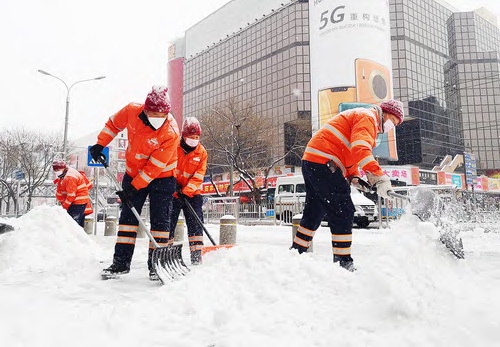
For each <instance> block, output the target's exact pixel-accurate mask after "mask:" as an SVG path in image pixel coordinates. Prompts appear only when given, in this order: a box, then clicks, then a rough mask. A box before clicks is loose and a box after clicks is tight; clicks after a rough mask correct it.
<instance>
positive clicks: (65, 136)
mask: <svg viewBox="0 0 500 347" xmlns="http://www.w3.org/2000/svg"><path fill="white" fill-rule="evenodd" d="M38 72H40V73H41V74H43V75H47V76H51V77H54V78H56V79H58V80H59V81H61V82H62V83H63V84H64V86H65V87H66V91H67V94H66V113H65V116H64V140H63V157H64V159H66V148H67V144H68V119H69V92H70V91H71V88H73V86H74V85H75V84H78V83H82V82H88V81H95V80H102V79H103V78H106V76H99V77H95V78H89V79H85V80H81V81H77V82H75V83H73V84H72V85H70V86H69V87H68V84H67V83H66V82H64V81H63V80H62V79H61V78H59V77H57V76H55V75H52V74H51V73H48V72H47V71H44V70H38Z"/></svg>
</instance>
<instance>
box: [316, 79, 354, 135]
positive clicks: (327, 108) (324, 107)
mask: <svg viewBox="0 0 500 347" xmlns="http://www.w3.org/2000/svg"><path fill="white" fill-rule="evenodd" d="M355 101H356V88H355V87H353V86H345V87H332V88H325V89H321V90H320V91H319V126H320V127H322V126H323V125H324V124H325V123H326V122H328V120H329V119H330V118H332V117H333V116H335V115H336V114H337V113H338V112H339V104H341V103H343V102H355Z"/></svg>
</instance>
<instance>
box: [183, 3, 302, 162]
mask: <svg viewBox="0 0 500 347" xmlns="http://www.w3.org/2000/svg"><path fill="white" fill-rule="evenodd" d="M307 6H308V4H307V3H304V2H294V3H288V4H286V5H284V6H282V7H280V8H277V9H275V10H274V11H272V12H271V13H270V14H268V15H267V16H266V17H262V18H259V19H257V20H256V21H254V22H253V23H251V24H250V25H249V26H246V27H245V28H244V29H242V30H240V31H238V32H237V33H235V34H233V35H230V36H229V37H227V38H226V39H224V40H222V41H220V42H219V43H217V44H214V45H212V46H211V47H210V48H209V49H206V50H204V51H202V52H201V53H198V54H197V55H195V56H194V57H192V58H188V59H187V60H186V61H185V80H184V103H185V107H184V115H185V116H195V117H199V118H200V119H202V120H203V116H204V114H206V113H207V112H209V111H210V108H211V107H213V106H214V105H217V104H220V103H222V102H224V100H227V99H228V98H230V97H236V98H237V99H239V100H241V101H246V102H250V103H252V104H254V105H255V107H256V111H257V112H260V113H262V114H265V115H267V116H268V117H269V118H271V119H272V122H273V129H272V131H274V132H275V135H276V136H275V142H274V144H273V156H275V157H277V156H280V155H283V153H284V148H285V135H284V134H285V124H287V123H289V122H292V123H293V122H294V121H295V120H297V119H299V118H304V117H306V118H307V117H308V116H309V117H310V90H309V84H310V79H309V42H308V10H307ZM187 46H189V43H187Z"/></svg>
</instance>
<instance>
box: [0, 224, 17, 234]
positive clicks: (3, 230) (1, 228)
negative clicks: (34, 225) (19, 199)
mask: <svg viewBox="0 0 500 347" xmlns="http://www.w3.org/2000/svg"><path fill="white" fill-rule="evenodd" d="M12 230H14V227H13V226H12V225H10V224H5V223H0V234H3V233H6V232H8V231H12Z"/></svg>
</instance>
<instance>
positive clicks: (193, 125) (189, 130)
mask: <svg viewBox="0 0 500 347" xmlns="http://www.w3.org/2000/svg"><path fill="white" fill-rule="evenodd" d="M191 135H199V136H201V125H200V122H199V121H198V119H196V117H186V119H184V122H182V137H187V136H191Z"/></svg>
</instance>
